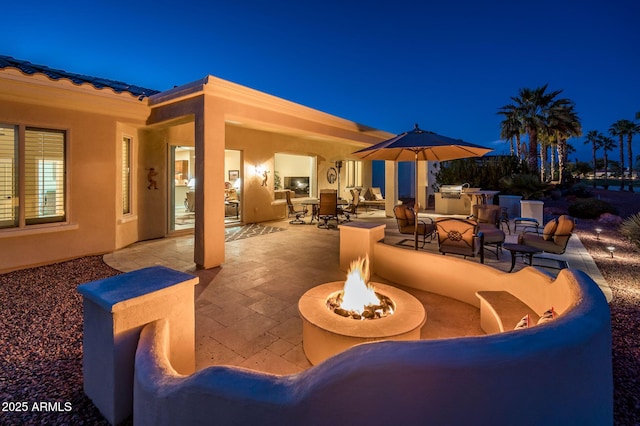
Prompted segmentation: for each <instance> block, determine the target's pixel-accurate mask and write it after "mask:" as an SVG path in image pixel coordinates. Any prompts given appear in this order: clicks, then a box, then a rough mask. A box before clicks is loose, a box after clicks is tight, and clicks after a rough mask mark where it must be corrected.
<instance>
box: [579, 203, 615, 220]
mask: <svg viewBox="0 0 640 426" xmlns="http://www.w3.org/2000/svg"><path fill="white" fill-rule="evenodd" d="M604 213H611V214H618V210H617V209H616V208H615V207H614V206H612V205H611V204H609V203H607V202H606V201H602V200H598V199H597V198H577V199H576V200H575V201H574V202H573V203H572V204H570V205H569V214H570V215H571V216H573V217H578V218H581V219H597V218H598V217H600V215H601V214H604Z"/></svg>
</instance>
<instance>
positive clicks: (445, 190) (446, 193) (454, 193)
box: [440, 183, 469, 198]
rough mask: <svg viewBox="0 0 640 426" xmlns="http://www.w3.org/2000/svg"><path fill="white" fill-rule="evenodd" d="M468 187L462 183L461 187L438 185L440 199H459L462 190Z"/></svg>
mask: <svg viewBox="0 0 640 426" xmlns="http://www.w3.org/2000/svg"><path fill="white" fill-rule="evenodd" d="M468 187H469V184H468V183H463V184H462V185H440V194H441V196H442V198H460V197H461V196H462V190H463V189H464V188H468Z"/></svg>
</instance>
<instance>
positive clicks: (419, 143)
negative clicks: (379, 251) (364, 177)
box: [353, 124, 492, 250]
mask: <svg viewBox="0 0 640 426" xmlns="http://www.w3.org/2000/svg"><path fill="white" fill-rule="evenodd" d="M489 151H492V150H491V149H489V148H485V147H484V146H480V145H475V144H472V143H469V142H465V141H463V140H461V139H453V138H450V137H447V136H442V135H439V134H437V133H433V132H430V131H428V130H422V129H420V128H419V127H418V125H417V124H416V125H415V128H414V129H413V130H410V131H408V132H404V133H401V134H399V135H398V136H395V137H393V138H391V139H389V140H386V141H384V142H380V143H377V144H375V145H372V146H370V147H367V148H363V149H361V150H359V151H356V152H354V153H353V155H355V156H357V157H359V158H362V159H363V160H387V161H412V160H413V161H415V165H416V170H415V174H416V202H415V216H416V217H415V220H414V222H415V249H416V250H418V194H417V191H418V184H419V182H418V161H421V160H422V161H448V160H456V159H458V158H469V157H481V156H483V155H484V154H486V153H487V152H489Z"/></svg>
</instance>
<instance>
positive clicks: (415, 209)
mask: <svg viewBox="0 0 640 426" xmlns="http://www.w3.org/2000/svg"><path fill="white" fill-rule="evenodd" d="M415 155H416V167H415V173H416V187H415V197H416V198H415V200H414V202H413V212H414V216H415V217H414V218H413V224H414V227H415V229H414V230H413V234H414V240H415V241H414V242H415V249H416V250H418V150H416V151H415Z"/></svg>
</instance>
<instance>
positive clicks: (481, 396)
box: [134, 243, 613, 425]
mask: <svg viewBox="0 0 640 426" xmlns="http://www.w3.org/2000/svg"><path fill="white" fill-rule="evenodd" d="M396 250H402V252H396ZM415 256H421V258H420V260H421V262H419V263H416V262H415V260H416V259H415ZM414 265H419V266H414ZM372 267H373V268H374V272H375V273H376V274H379V275H386V274H393V277H394V278H395V280H397V282H401V283H402V284H404V285H407V286H416V287H418V288H423V289H426V290H430V291H436V292H442V294H445V295H450V296H451V297H455V298H459V299H460V300H465V299H467V297H468V295H469V294H475V291H477V290H486V289H494V288H495V289H498V288H508V289H509V291H512V290H513V291H517V289H518V288H520V289H527V288H533V289H538V291H539V292H540V293H539V294H541V295H542V298H541V299H540V301H539V303H540V305H541V306H544V304H545V303H547V302H548V301H549V300H545V299H544V298H545V297H550V298H552V299H553V300H555V301H558V300H560V301H562V300H564V298H565V296H567V295H569V296H570V298H569V299H566V300H567V301H568V303H567V305H566V306H565V307H564V310H563V312H562V314H561V315H560V316H559V317H558V318H556V319H555V320H554V321H551V322H549V323H546V324H544V325H540V326H535V327H532V328H529V329H526V330H519V331H509V332H505V333H500V334H494V335H488V336H481V337H465V338H455V339H442V340H420V341H411V342H392V341H388V342H379V343H370V344H362V345H359V346H356V347H353V348H352V349H350V350H347V351H345V352H342V353H340V354H338V355H336V356H335V357H332V358H329V359H328V360H326V361H325V362H322V363H320V364H319V365H317V366H315V367H312V368H310V369H308V370H306V371H304V372H302V373H299V374H296V375H291V376H274V375H269V374H263V373H258V372H254V371H250V370H244V369H240V368H234V367H226V366H216V367H209V368H207V369H205V370H202V371H199V372H197V373H195V374H193V375H190V376H180V375H178V374H177V373H176V372H175V371H174V370H173V368H172V367H171V365H170V363H169V362H168V358H167V351H168V334H169V333H171V326H170V324H169V323H168V322H166V321H164V320H159V321H156V322H154V323H152V324H150V325H148V326H147V327H145V329H144V330H143V332H142V334H141V338H140V343H139V346H138V351H137V355H136V368H135V385H134V386H135V389H134V418H135V422H136V424H153V425H161V424H204V423H215V424H250V423H252V422H256V423H260V424H336V423H341V422H347V421H349V422H351V421H353V422H357V423H358V424H367V423H371V424H383V423H390V424H489V423H491V424H504V425H511V424H531V425H537V424H582V425H605V424H611V423H612V422H613V381H612V367H611V327H610V316H609V308H608V305H607V303H606V300H605V298H604V296H603V294H602V292H601V291H600V290H599V288H598V287H597V285H596V284H595V283H594V282H593V280H591V279H590V278H589V277H588V276H587V275H586V274H584V273H582V272H581V271H570V270H564V271H562V272H561V273H560V274H559V276H558V277H557V279H555V280H554V279H551V278H549V277H548V276H547V275H545V274H543V273H539V272H536V271H535V270H533V269H532V268H527V269H525V270H523V271H522V272H519V273H515V274H506V273H502V272H499V271H495V270H494V269H492V268H490V267H488V266H485V265H481V264H477V263H474V262H468V261H464V260H461V259H456V258H453V257H448V256H440V255H434V254H429V253H418V252H415V253H414V252H411V251H408V250H403V249H400V248H397V247H391V246H384V245H383V244H381V243H378V244H376V245H375V248H374V260H373V262H372ZM400 270H403V272H402V273H401V274H400V273H399V271H400ZM396 274H398V275H396ZM400 278H401V279H400ZM545 288H546V290H545ZM551 288H562V290H559V291H555V290H551ZM516 295H517V296H519V297H520V296H522V297H523V300H528V302H527V303H533V302H532V301H533V298H531V297H530V296H532V295H533V293H532V292H530V291H529V290H523V291H522V292H521V293H519V294H516ZM469 303H471V300H470V301H469ZM473 303H476V304H477V301H476V302H473ZM561 303H562V302H561ZM532 308H533V309H534V310H537V307H535V306H532Z"/></svg>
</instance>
